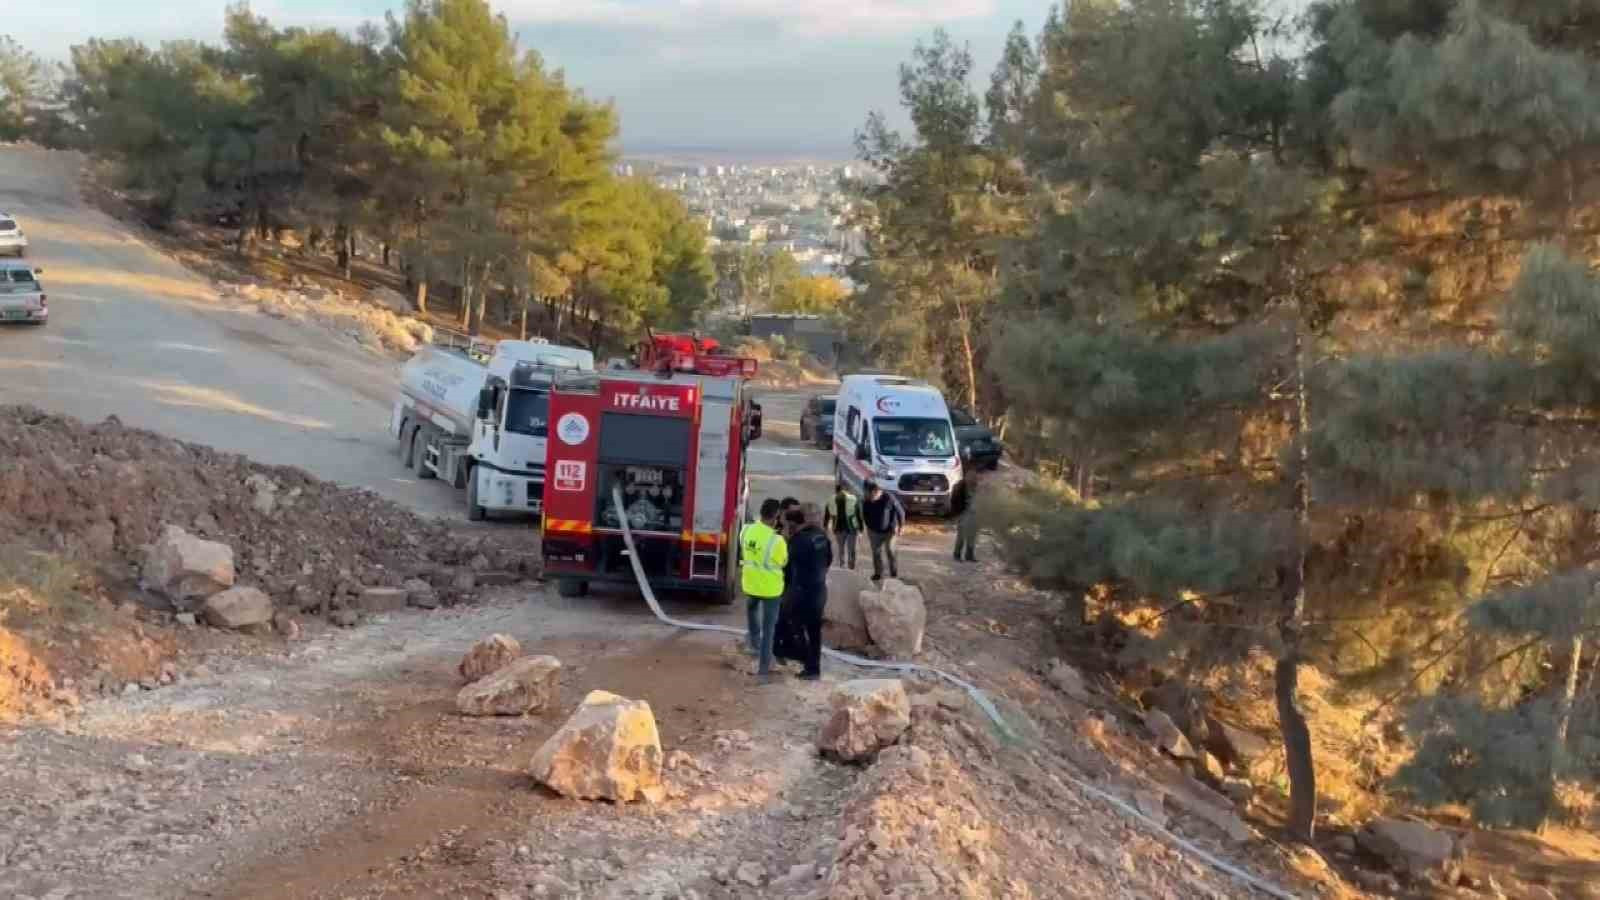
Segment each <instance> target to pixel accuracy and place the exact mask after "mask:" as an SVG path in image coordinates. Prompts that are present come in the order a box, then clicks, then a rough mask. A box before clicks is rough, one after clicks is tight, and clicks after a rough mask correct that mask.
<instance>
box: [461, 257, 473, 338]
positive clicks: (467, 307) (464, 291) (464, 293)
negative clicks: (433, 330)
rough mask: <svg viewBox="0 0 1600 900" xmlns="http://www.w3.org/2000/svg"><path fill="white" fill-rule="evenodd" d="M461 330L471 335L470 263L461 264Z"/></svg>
mask: <svg viewBox="0 0 1600 900" xmlns="http://www.w3.org/2000/svg"><path fill="white" fill-rule="evenodd" d="M460 294H461V330H462V331H464V332H466V333H467V334H471V333H472V261H471V260H470V259H469V260H467V261H464V262H462V263H461V291H460Z"/></svg>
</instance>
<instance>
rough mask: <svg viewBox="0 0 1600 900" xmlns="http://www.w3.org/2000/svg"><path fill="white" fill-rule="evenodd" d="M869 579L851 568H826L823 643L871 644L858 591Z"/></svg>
mask: <svg viewBox="0 0 1600 900" xmlns="http://www.w3.org/2000/svg"><path fill="white" fill-rule="evenodd" d="M871 588H872V582H870V581H868V580H867V576H866V575H864V574H862V573H861V572H856V571H852V570H850V569H840V568H831V569H829V570H828V605H827V606H825V607H823V609H822V643H823V645H824V646H828V647H833V648H834V649H836V650H860V649H862V648H865V647H866V646H867V645H869V644H871V643H872V637H871V635H869V634H868V633H867V616H866V614H865V613H863V612H862V611H861V594H862V592H863V591H867V590H870V589H871Z"/></svg>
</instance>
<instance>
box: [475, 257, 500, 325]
mask: <svg viewBox="0 0 1600 900" xmlns="http://www.w3.org/2000/svg"><path fill="white" fill-rule="evenodd" d="M493 267H494V263H493V262H492V261H489V260H485V261H484V263H483V274H482V275H480V276H479V277H478V328H480V329H481V328H483V323H484V322H486V321H488V318H487V314H488V311H489V270H490V269H491V268H493ZM502 318H504V317H502Z"/></svg>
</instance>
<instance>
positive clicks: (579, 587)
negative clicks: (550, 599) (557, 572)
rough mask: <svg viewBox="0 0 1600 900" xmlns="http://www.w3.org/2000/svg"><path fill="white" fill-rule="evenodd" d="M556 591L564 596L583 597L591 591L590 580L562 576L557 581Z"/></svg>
mask: <svg viewBox="0 0 1600 900" xmlns="http://www.w3.org/2000/svg"><path fill="white" fill-rule="evenodd" d="M556 593H558V594H560V595H561V596H563V597H582V596H583V595H585V594H587V593H589V582H587V581H584V580H583V579H581V578H562V579H560V580H559V581H557V582H556Z"/></svg>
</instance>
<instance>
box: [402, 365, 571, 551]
mask: <svg viewBox="0 0 1600 900" xmlns="http://www.w3.org/2000/svg"><path fill="white" fill-rule="evenodd" d="M572 371H591V372H592V371H594V354H593V353H591V352H589V351H588V350H580V349H578V348H576V347H559V346H556V345H553V344H550V343H548V342H546V341H542V340H532V341H498V342H493V343H491V342H487V341H479V340H474V339H467V338H462V337H460V336H456V335H446V336H443V337H441V339H440V341H439V342H437V343H435V344H433V345H430V346H427V347H424V348H422V349H421V350H420V351H418V352H417V354H416V355H415V356H413V357H412V358H411V359H410V361H409V362H407V363H406V364H405V365H404V366H403V367H401V369H400V398H399V399H398V400H396V401H395V404H394V412H393V413H392V415H391V416H390V420H389V433H390V434H391V435H392V436H393V437H394V439H395V441H396V443H397V445H398V447H399V451H400V459H401V460H402V462H403V464H404V465H406V466H407V467H410V468H414V469H415V470H416V473H417V477H418V478H423V479H427V478H439V479H443V480H445V481H447V482H449V483H450V484H451V485H452V486H453V487H455V488H457V489H465V490H466V492H467V518H469V519H472V520H474V521H476V520H478V519H482V518H484V516H485V515H487V513H488V512H489V511H491V510H494V511H512V512H520V513H533V514H537V513H539V512H540V508H541V504H542V503H543V500H544V458H545V441H546V438H547V436H548V434H549V422H548V412H549V408H550V403H549V395H550V384H551V382H552V381H553V380H554V378H555V376H556V375H557V374H558V373H561V372H572Z"/></svg>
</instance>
